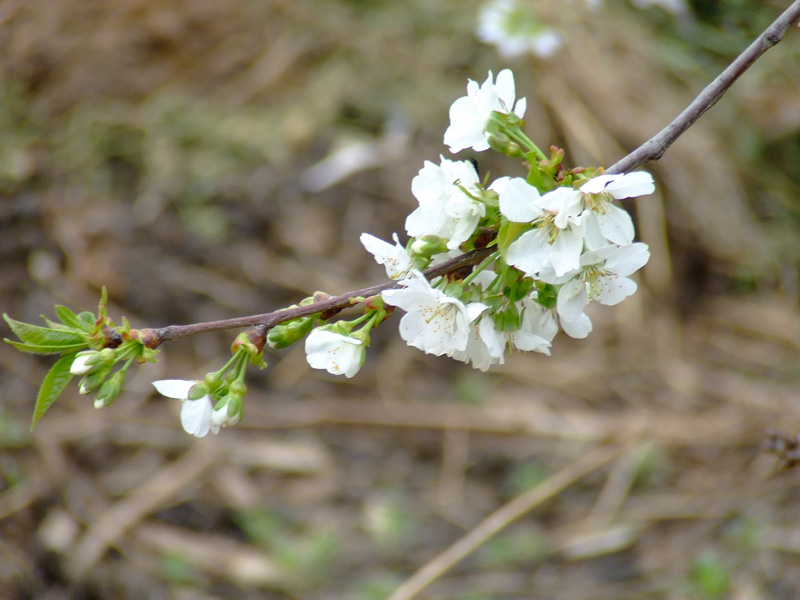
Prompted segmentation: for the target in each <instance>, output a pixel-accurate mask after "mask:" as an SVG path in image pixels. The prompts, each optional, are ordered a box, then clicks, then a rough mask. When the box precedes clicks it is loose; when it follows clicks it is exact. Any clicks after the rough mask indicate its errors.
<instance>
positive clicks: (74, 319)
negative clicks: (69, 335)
mask: <svg viewBox="0 0 800 600" xmlns="http://www.w3.org/2000/svg"><path fill="white" fill-rule="evenodd" d="M56 315H58V319H59V320H60V321H61V322H62V323H63V324H64V325H66V326H67V327H71V328H73V329H82V330H83V331H85V332H87V333H92V330H93V328H92V325H93V324H94V315H92V323H87V322H86V321H84V320H83V319H81V318H80V317H78V315H76V314H75V313H74V312H72V311H71V310H70V309H68V308H67V307H66V306H61V305H60V304H57V305H56Z"/></svg>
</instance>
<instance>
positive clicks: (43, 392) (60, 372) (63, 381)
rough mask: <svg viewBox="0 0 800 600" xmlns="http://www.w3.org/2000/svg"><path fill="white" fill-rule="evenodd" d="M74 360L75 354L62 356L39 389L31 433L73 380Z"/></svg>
mask: <svg viewBox="0 0 800 600" xmlns="http://www.w3.org/2000/svg"><path fill="white" fill-rule="evenodd" d="M73 360H75V355H74V354H67V355H66V356H62V357H61V358H59V359H58V360H57V361H56V364H54V365H53V367H52V368H51V369H50V370H49V371H48V372H47V375H45V377H44V381H42V386H41V387H40V388H39V393H38V394H37V395H36V405H35V406H34V408H33V419H31V431H33V428H34V427H35V426H36V423H37V422H38V421H39V419H41V418H42V415H44V413H45V412H47V409H48V408H50V407H51V406H52V405H53V402H55V401H56V398H58V397H59V396H60V395H61V392H63V391H64V388H66V387H67V385H68V384H69V382H70V381H71V380H72V377H73V375H72V373H70V372H69V368H70V367H71V366H72V361H73Z"/></svg>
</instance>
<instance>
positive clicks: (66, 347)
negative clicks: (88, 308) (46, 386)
mask: <svg viewBox="0 0 800 600" xmlns="http://www.w3.org/2000/svg"><path fill="white" fill-rule="evenodd" d="M4 341H5V342H6V343H7V344H11V345H12V346H14V348H16V349H17V350H19V351H20V352H27V353H28V354H42V355H46V354H64V353H69V354H75V353H76V352H80V351H81V350H86V349H87V348H88V347H89V344H87V343H86V342H81V343H79V344H63V345H61V346H54V345H48V346H44V345H41V344H23V343H22V342H15V341H14V340H9V339H5V338H4Z"/></svg>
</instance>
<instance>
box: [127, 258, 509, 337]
mask: <svg viewBox="0 0 800 600" xmlns="http://www.w3.org/2000/svg"><path fill="white" fill-rule="evenodd" d="M494 251H495V248H480V249H476V250H472V251H470V252H467V253H466V254H463V255H461V256H458V257H456V258H453V259H450V260H448V261H447V262H444V263H442V264H440V265H436V266H435V267H431V268H430V269H427V270H426V271H425V272H424V275H425V277H427V278H428V279H433V278H434V277H439V276H441V275H447V274H448V273H452V272H454V271H458V270H459V269H463V268H464V267H471V266H475V265H477V264H480V263H481V261H483V260H484V259H485V258H486V257H487V256H489V255H490V254H492V253H493V252H494ZM399 285H400V282H398V281H387V282H386V283H382V284H379V285H373V286H371V287H368V288H364V289H361V290H355V291H353V292H347V293H345V294H342V295H340V296H330V297H328V298H325V299H324V300H320V301H318V302H314V303H312V304H308V305H306V306H297V307H294V308H284V309H282V310H276V311H274V312H269V313H264V314H261V315H252V316H249V317H237V318H234V319H225V320H222V321H211V322H208V323H194V324H192V325H169V326H167V327H161V328H158V329H143V330H141V332H140V335H141V338H142V339H143V340H148V342H147V344H146V345H147V346H148V347H151V348H157V347H158V346H160V345H161V344H162V343H163V342H167V341H169V340H176V339H179V338H182V337H186V336H189V335H196V334H198V333H209V332H211V331H222V330H225V329H237V328H240V327H252V326H257V325H260V326H262V327H265V328H266V329H270V328H271V327H275V326H276V325H278V324H280V323H285V322H286V321H291V320H293V319H298V318H300V317H306V316H308V315H313V314H315V313H319V312H327V311H338V310H342V309H344V308H348V307H350V306H355V305H357V304H359V303H360V302H361V300H360V298H369V297H370V296H374V295H376V294H380V293H381V292H382V291H384V290H390V289H392V288H396V287H398V286H399Z"/></svg>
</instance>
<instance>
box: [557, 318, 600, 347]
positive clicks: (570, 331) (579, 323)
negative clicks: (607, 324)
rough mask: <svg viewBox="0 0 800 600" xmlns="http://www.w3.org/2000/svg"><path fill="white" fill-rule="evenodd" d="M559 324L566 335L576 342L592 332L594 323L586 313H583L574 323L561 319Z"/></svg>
mask: <svg viewBox="0 0 800 600" xmlns="http://www.w3.org/2000/svg"><path fill="white" fill-rule="evenodd" d="M559 323H560V324H561V329H563V330H564V333H566V334H567V335H568V336H569V337H571V338H573V339H576V340H582V339H584V338H585V337H587V336H588V335H589V334H590V333H591V332H592V321H591V319H589V317H588V316H586V313H583V314H582V315H581V316H580V317H578V318H577V319H576V320H574V321H566V320H565V319H559Z"/></svg>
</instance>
